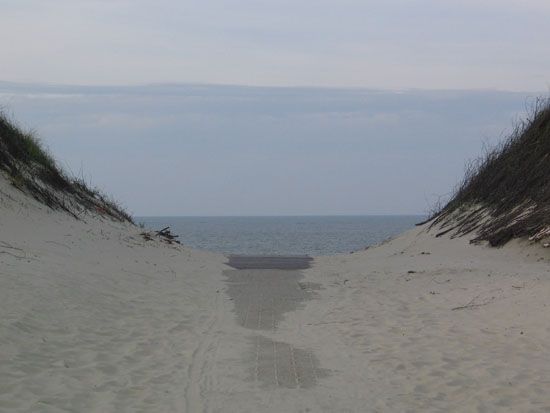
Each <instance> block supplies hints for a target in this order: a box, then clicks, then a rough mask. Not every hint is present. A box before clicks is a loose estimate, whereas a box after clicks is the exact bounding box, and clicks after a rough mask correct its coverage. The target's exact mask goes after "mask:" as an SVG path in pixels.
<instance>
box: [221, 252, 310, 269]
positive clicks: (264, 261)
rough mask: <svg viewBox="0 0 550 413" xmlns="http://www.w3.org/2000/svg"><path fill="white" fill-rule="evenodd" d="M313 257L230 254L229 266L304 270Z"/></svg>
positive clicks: (236, 267)
mask: <svg viewBox="0 0 550 413" xmlns="http://www.w3.org/2000/svg"><path fill="white" fill-rule="evenodd" d="M312 261H313V258H311V257H309V256H307V255H299V256H266V255H260V256H250V255H231V256H229V262H228V263H227V264H228V265H229V266H230V267H233V268H235V269H237V270H248V269H257V270H305V269H307V268H310V264H311V262H312Z"/></svg>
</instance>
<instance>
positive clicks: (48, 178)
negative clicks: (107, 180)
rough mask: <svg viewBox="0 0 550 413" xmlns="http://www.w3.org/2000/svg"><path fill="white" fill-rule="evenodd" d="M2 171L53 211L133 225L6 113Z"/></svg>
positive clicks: (0, 139)
mask: <svg viewBox="0 0 550 413" xmlns="http://www.w3.org/2000/svg"><path fill="white" fill-rule="evenodd" d="M0 170H1V171H4V173H5V174H6V175H7V176H8V177H9V179H10V180H11V182H12V184H13V185H14V186H16V187H17V188H19V189H21V190H22V191H25V192H27V193H29V194H30V195H32V196H33V197H34V198H36V199H37V200H39V201H41V202H43V203H45V204H46V205H48V206H49V207H51V208H53V209H63V210H65V211H67V212H69V213H71V214H72V215H74V216H75V217H79V214H80V213H81V212H84V211H87V212H93V213H96V214H100V215H106V216H109V217H111V218H114V219H116V220H119V221H129V222H133V221H132V217H131V216H130V215H129V214H128V213H127V212H126V211H124V209H123V208H121V207H120V206H119V205H118V204H116V202H114V201H113V200H112V199H110V198H108V197H107V196H105V195H104V194H102V193H101V191H99V190H98V189H95V188H90V187H89V185H87V184H86V183H85V182H84V181H83V180H80V179H76V178H73V177H70V176H69V175H68V174H66V173H65V172H64V171H63V170H62V169H61V168H60V167H59V166H58V165H57V163H56V161H55V159H54V158H53V157H52V156H51V155H50V153H49V152H48V151H47V150H46V149H45V148H44V146H43V145H42V143H41V142H40V140H39V138H38V137H37V136H36V134H35V133H33V132H24V131H23V130H22V129H21V128H20V127H19V126H17V125H16V124H15V122H13V121H12V120H10V119H9V118H8V117H7V116H6V115H5V114H3V113H0Z"/></svg>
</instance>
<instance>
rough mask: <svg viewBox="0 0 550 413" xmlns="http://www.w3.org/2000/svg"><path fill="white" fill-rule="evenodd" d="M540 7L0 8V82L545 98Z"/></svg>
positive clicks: (127, 4)
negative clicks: (499, 93) (477, 91)
mask: <svg viewBox="0 0 550 413" xmlns="http://www.w3.org/2000/svg"><path fill="white" fill-rule="evenodd" d="M548 21H550V1H548V0H383V1H369V0H338V1H335V0H275V1H274V0H216V1H213V0H187V1H185V0H154V1H153V0H48V1H43V0H1V1H0V36H1V38H2V39H3V41H2V46H1V50H2V59H1V62H0V70H1V78H2V80H5V81H24V82H56V83H71V84H136V83H158V82H184V83H189V82H192V83H195V82H200V83H223V84H240V85H261V86H273V85H277V86H303V85H308V86H347V87H349V86H363V87H368V88H376V89H387V88H389V89H396V88H397V89H400V88H421V89H451V88H452V89H456V88H459V89H464V88H465V89H471V88H482V89H487V88H489V89H500V90H514V91H540V90H546V89H547V86H548V84H549V81H550V79H549V77H548V76H549V75H548V74H549V73H550V53H548V39H549V38H550V25H549V24H548Z"/></svg>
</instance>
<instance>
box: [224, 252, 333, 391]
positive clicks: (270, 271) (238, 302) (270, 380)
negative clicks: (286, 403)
mask: <svg viewBox="0 0 550 413" xmlns="http://www.w3.org/2000/svg"><path fill="white" fill-rule="evenodd" d="M312 261H313V259H312V258H311V257H308V256H287V257H283V256H238V255H233V256H230V257H229V261H228V265H229V266H231V267H233V268H234V269H232V270H227V271H225V276H226V277H227V281H226V282H227V285H228V288H227V294H228V295H229V296H230V297H231V299H232V300H233V302H234V313H235V317H236V321H237V322H238V323H239V324H240V325H241V326H242V327H244V328H245V329H247V330H250V332H251V335H250V340H249V341H250V345H249V348H248V349H247V351H246V354H245V355H244V362H245V363H247V364H248V365H249V366H250V368H249V371H250V377H249V379H250V381H253V382H254V383H255V385H256V386H258V387H259V388H262V389H277V388H286V389H300V388H303V389H307V388H311V387H314V386H315V385H316V384H317V383H318V381H319V379H320V378H322V377H323V376H325V375H326V374H327V372H326V371H325V370H323V369H322V368H320V363H319V360H318V359H317V357H316V356H315V354H314V352H313V351H312V350H311V349H308V348H299V347H298V346H296V345H294V344H293V343H290V342H286V341H285V340H284V339H282V338H280V336H279V334H278V328H279V325H280V323H281V322H283V321H284V319H285V315H286V314H288V313H290V312H293V311H296V310H298V309H300V308H303V307H304V305H305V302H306V301H308V300H311V299H312V298H314V297H315V295H316V292H315V291H316V290H318V289H319V288H320V286H319V285H318V284H313V283H306V282H304V281H303V278H304V276H303V274H302V270H304V269H307V268H309V267H310V265H311V262H312Z"/></svg>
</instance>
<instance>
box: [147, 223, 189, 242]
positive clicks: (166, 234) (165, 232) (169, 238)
mask: <svg viewBox="0 0 550 413" xmlns="http://www.w3.org/2000/svg"><path fill="white" fill-rule="evenodd" d="M140 235H141V236H142V237H143V239H144V240H145V241H152V240H153V236H157V237H159V238H160V239H161V241H164V242H166V243H167V244H174V243H175V244H181V242H180V241H179V240H178V238H179V235H176V234H172V232H171V231H170V227H166V228H163V229H161V230H159V231H155V232H154V234H153V233H151V232H142V233H141V234H140Z"/></svg>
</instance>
